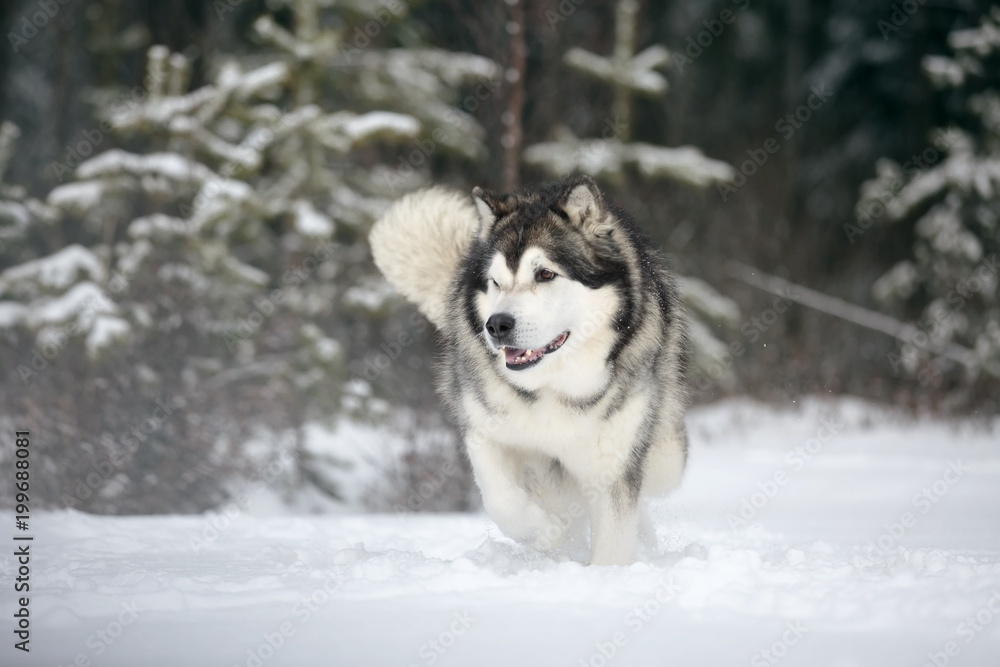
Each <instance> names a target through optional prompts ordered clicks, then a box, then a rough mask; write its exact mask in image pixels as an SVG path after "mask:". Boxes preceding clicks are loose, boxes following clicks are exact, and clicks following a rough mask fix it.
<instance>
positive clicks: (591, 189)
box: [558, 176, 614, 237]
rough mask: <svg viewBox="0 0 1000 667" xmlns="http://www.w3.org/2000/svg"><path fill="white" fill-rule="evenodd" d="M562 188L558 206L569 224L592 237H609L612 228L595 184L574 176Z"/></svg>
mask: <svg viewBox="0 0 1000 667" xmlns="http://www.w3.org/2000/svg"><path fill="white" fill-rule="evenodd" d="M563 186H564V187H563V193H562V196H561V197H560V198H559V203H558V206H559V208H560V209H562V211H563V213H565V214H566V217H567V218H569V220H570V222H572V223H573V224H575V225H577V226H578V227H580V228H581V229H582V230H583V231H584V232H587V233H589V234H592V235H594V236H597V237H605V236H611V234H612V232H613V231H614V228H613V227H612V225H611V224H610V222H609V218H608V213H607V210H606V209H605V206H604V197H602V196H601V191H600V190H599V189H598V188H597V183H594V180H593V179H592V178H591V177H590V176H576V177H574V178H571V179H570V180H568V181H566V182H565V183H564V184H563Z"/></svg>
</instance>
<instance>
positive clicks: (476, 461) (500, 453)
mask: <svg viewBox="0 0 1000 667" xmlns="http://www.w3.org/2000/svg"><path fill="white" fill-rule="evenodd" d="M468 452H469V460H470V461H471V463H472V471H473V473H474V474H475V476H476V484H477V486H479V491H480V493H482V496H483V506H484V507H485V508H486V513H487V514H488V515H489V516H490V518H491V519H493V520H494V521H496V523H497V525H498V526H500V530H502V531H503V532H504V534H506V535H507V536H509V537H512V538H513V539H515V540H518V541H519V542H524V543H525V544H528V545H529V546H532V547H534V548H535V549H539V550H541V551H547V550H549V549H552V548H555V547H556V546H558V545H559V544H560V543H561V542H562V540H563V538H564V537H565V532H566V526H565V525H561V524H560V523H559V522H558V521H556V520H554V518H553V517H550V516H549V514H548V512H546V510H545V509H543V508H542V507H541V506H539V505H538V503H536V502H535V501H534V500H533V499H532V497H531V495H530V493H529V491H528V489H527V488H525V486H524V485H523V482H524V477H525V461H524V457H523V456H522V454H521V453H520V452H518V451H516V450H513V449H511V448H509V447H506V446H504V445H501V444H499V443H496V442H493V441H489V440H479V441H477V442H475V443H472V442H469V443H468Z"/></svg>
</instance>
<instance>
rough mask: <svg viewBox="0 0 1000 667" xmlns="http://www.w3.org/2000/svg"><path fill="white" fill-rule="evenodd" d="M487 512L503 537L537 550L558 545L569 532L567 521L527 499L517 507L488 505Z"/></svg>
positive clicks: (549, 549) (550, 548) (550, 549)
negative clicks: (502, 533) (505, 536)
mask: <svg viewBox="0 0 1000 667" xmlns="http://www.w3.org/2000/svg"><path fill="white" fill-rule="evenodd" d="M487 513H488V514H489V515H490V518H492V519H493V520H494V521H496V523H497V525H498V526H499V527H500V530H502V531H503V532H504V534H505V535H507V537H510V538H513V539H515V540H517V541H518V542H520V543H522V544H525V545H527V546H530V547H532V548H533V549H537V550H539V551H552V550H553V549H556V548H558V547H560V546H561V545H562V543H563V542H565V541H566V536H567V535H568V534H569V526H570V522H569V521H560V520H559V517H558V516H556V515H554V514H550V513H549V512H546V511H545V510H544V509H542V508H541V507H540V506H538V505H536V504H535V503H532V502H530V501H526V502H524V503H519V504H518V506H517V507H512V506H507V507H504V508H502V509H501V508H497V507H492V508H490V507H488V508H487Z"/></svg>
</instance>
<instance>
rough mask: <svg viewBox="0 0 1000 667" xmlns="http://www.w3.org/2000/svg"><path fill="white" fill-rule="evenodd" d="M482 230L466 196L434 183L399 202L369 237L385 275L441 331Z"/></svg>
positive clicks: (380, 220) (374, 255)
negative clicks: (451, 293)
mask: <svg viewBox="0 0 1000 667" xmlns="http://www.w3.org/2000/svg"><path fill="white" fill-rule="evenodd" d="M478 229H479V217H478V215H477V213H476V208H475V206H473V205H472V201H471V199H470V197H469V196H468V195H463V194H461V193H459V192H456V191H454V190H448V189H446V188H441V187H435V188H429V189H426V190H420V191H419V192H414V193H411V194H409V195H406V196H405V197H403V198H402V199H401V200H399V201H398V202H396V203H395V204H394V205H393V206H392V208H390V209H389V211H388V212H386V214H385V215H383V216H382V217H381V218H380V219H379V221H378V222H376V223H375V225H374V227H372V231H371V234H370V235H369V236H368V240H369V242H370V243H371V247H372V255H373V257H374V258H375V265H376V266H378V268H379V270H380V271H381V272H382V275H384V276H385V277H386V278H388V279H389V282H391V283H392V284H393V286H394V287H395V288H396V289H397V290H399V291H400V293H402V295H403V296H405V297H406V298H407V299H409V300H410V301H412V302H413V303H414V304H416V306H417V308H419V309H420V312H421V313H423V314H424V315H426V316H427V319H429V320H430V321H431V322H432V323H433V324H434V325H435V326H437V327H438V328H439V329H440V328H441V326H442V323H443V322H444V314H445V310H446V304H447V301H448V288H449V287H450V285H451V281H452V280H453V279H454V277H455V272H456V271H457V269H458V263H459V262H460V261H461V259H462V256H463V255H464V254H465V251H466V250H467V249H468V247H469V244H470V243H471V242H472V239H473V238H474V237H475V235H476V233H477V230H478Z"/></svg>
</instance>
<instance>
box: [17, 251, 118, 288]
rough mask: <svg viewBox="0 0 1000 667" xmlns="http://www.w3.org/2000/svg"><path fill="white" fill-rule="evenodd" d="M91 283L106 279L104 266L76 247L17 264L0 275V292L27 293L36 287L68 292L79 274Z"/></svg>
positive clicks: (92, 256) (95, 256) (89, 253)
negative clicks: (26, 288)
mask: <svg viewBox="0 0 1000 667" xmlns="http://www.w3.org/2000/svg"><path fill="white" fill-rule="evenodd" d="M81 273H82V274H83V275H85V276H87V277H89V278H91V279H92V280H95V281H98V282H100V281H102V280H103V279H104V265H103V264H102V263H101V260H100V259H98V257H97V255H95V254H94V253H92V252H91V251H90V250H87V249H86V248H84V247H83V246H82V245H78V244H76V243H74V244H72V245H68V246H66V247H65V248H63V249H62V250H60V251H58V252H55V253H53V254H51V255H48V256H47V257H42V258H40V259H35V260H31V261H28V262H24V263H22V264H18V265H17V266H14V267H11V268H9V269H7V270H6V271H4V272H3V273H0V292H6V291H8V290H12V289H14V288H15V286H16V288H17V289H24V286H25V283H33V284H34V285H37V286H38V287H40V288H42V289H44V290H65V289H66V288H67V287H69V286H70V285H72V284H73V283H74V282H75V281H76V280H77V278H78V277H79V274H81Z"/></svg>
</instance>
